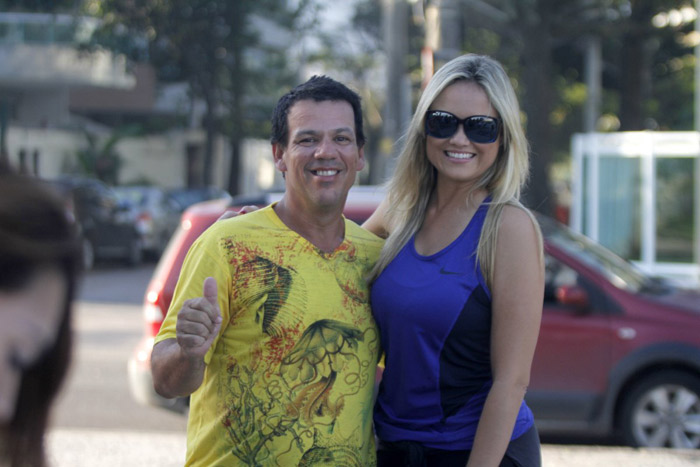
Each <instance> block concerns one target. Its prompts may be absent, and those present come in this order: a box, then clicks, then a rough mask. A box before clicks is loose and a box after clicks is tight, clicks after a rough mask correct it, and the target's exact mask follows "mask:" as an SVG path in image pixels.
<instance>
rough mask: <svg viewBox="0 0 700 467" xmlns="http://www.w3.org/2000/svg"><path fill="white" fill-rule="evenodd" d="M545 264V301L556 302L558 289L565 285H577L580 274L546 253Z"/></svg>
mask: <svg viewBox="0 0 700 467" xmlns="http://www.w3.org/2000/svg"><path fill="white" fill-rule="evenodd" d="M544 265H545V272H544V301H545V303H556V302H557V298H556V290H557V289H558V288H560V287H564V286H569V287H572V286H575V285H577V284H578V283H579V275H578V273H577V272H576V271H575V270H573V269H572V268H570V267H569V266H567V265H566V264H564V263H562V262H561V261H559V260H558V259H556V258H554V257H552V256H550V255H545V258H544Z"/></svg>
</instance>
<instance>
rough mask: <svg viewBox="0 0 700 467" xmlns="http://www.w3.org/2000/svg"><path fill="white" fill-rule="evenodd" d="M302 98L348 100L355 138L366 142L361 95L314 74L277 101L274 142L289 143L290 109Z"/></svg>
mask: <svg viewBox="0 0 700 467" xmlns="http://www.w3.org/2000/svg"><path fill="white" fill-rule="evenodd" d="M301 100H313V101H316V102H322V101H346V102H347V103H348V104H350V105H351V106H352V111H353V113H354V114H355V138H356V140H357V146H358V147H362V146H363V145H364V144H365V133H364V131H363V130H362V107H361V104H360V96H358V95H357V93H356V92H355V91H352V90H351V89H349V88H348V87H347V86H345V85H344V84H342V83H339V82H338V81H336V80H334V79H331V78H329V77H328V76H312V77H311V78H310V79H309V80H308V81H306V82H305V83H302V84H300V85H299V86H297V87H295V88H294V89H292V90H291V91H289V92H288V93H287V94H285V95H284V96H282V97H281V98H280V100H279V101H277V106H276V107H275V110H273V111H272V136H271V137H270V141H271V142H272V144H278V143H280V144H283V145H285V146H286V145H287V142H288V141H287V140H288V138H289V124H288V121H287V117H288V116H289V109H291V108H292V106H293V105H294V104H295V103H296V102H298V101H301Z"/></svg>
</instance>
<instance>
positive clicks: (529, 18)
mask: <svg viewBox="0 0 700 467" xmlns="http://www.w3.org/2000/svg"><path fill="white" fill-rule="evenodd" d="M538 6H539V10H540V11H539V12H530V13H527V12H523V15H521V17H522V18H523V28H522V29H521V31H522V34H523V37H527V40H524V41H523V54H522V62H521V64H522V70H523V79H524V89H525V94H524V96H523V98H522V103H523V110H524V112H525V114H526V115H527V136H528V141H529V143H530V182H529V183H528V186H527V187H526V190H525V193H524V194H523V202H524V204H526V205H527V206H528V207H529V208H531V209H534V210H536V211H539V212H542V213H544V214H551V213H552V212H553V206H554V200H553V199H552V189H551V186H550V182H549V167H550V165H551V161H552V153H553V150H552V148H553V144H552V125H551V123H550V121H549V116H550V113H551V111H552V102H553V98H552V89H553V83H552V52H551V51H552V38H551V36H550V32H549V31H550V29H551V28H550V25H549V24H548V23H549V18H548V17H547V15H548V12H547V5H546V2H539V4H538Z"/></svg>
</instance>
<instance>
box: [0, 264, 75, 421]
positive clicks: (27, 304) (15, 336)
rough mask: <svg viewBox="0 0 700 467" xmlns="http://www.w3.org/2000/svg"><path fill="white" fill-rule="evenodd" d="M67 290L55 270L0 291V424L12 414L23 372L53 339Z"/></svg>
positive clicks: (52, 269)
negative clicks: (22, 284)
mask: <svg viewBox="0 0 700 467" xmlns="http://www.w3.org/2000/svg"><path fill="white" fill-rule="evenodd" d="M66 287H67V284H66V279H65V277H64V276H63V275H62V274H61V272H60V271H59V270H58V269H56V268H45V269H42V270H40V271H39V272H37V273H35V274H34V276H33V277H32V278H31V280H30V281H29V282H28V283H27V284H26V285H25V286H24V287H23V288H21V289H18V290H12V291H6V290H0V425H2V424H5V423H7V422H8V421H9V420H10V419H11V418H12V416H13V415H14V410H15V402H16V400H17V395H18V394H17V391H18V389H19V384H20V381H21V377H22V369H23V368H26V367H27V366H29V365H31V364H32V363H34V362H35V361H36V360H37V358H38V357H39V356H40V355H41V353H42V351H44V350H46V349H47V348H49V347H50V346H51V345H52V344H53V343H54V342H55V340H56V336H57V333H58V328H59V324H60V320H61V316H62V313H63V310H64V302H65V298H66Z"/></svg>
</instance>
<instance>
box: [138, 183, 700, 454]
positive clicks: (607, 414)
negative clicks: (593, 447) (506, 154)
mask: <svg viewBox="0 0 700 467" xmlns="http://www.w3.org/2000/svg"><path fill="white" fill-rule="evenodd" d="M279 196H280V195H279V194H277V195H267V196H265V197H263V198H258V199H241V198H238V199H234V200H233V201H231V202H228V203H227V202H226V201H225V200H219V201H214V202H207V203H202V204H199V205H195V206H193V207H192V208H190V209H189V210H188V211H186V212H185V213H184V215H183V217H182V222H181V224H180V228H179V229H178V231H177V232H176V233H175V235H174V236H173V238H172V240H171V242H170V244H169V246H168V248H167V250H166V251H165V253H164V254H163V256H162V258H161V260H160V262H159V264H158V266H157V268H156V270H155V273H154V275H153V278H152V280H151V283H150V284H149V286H148V290H147V292H146V299H145V304H144V318H145V324H146V328H145V335H144V338H143V339H142V341H141V343H140V344H139V345H138V347H137V348H136V350H135V352H134V355H133V356H132V358H131V359H130V362H129V377H130V386H131V390H132V393H133V395H134V396H135V397H136V399H137V400H139V401H140V402H143V403H146V404H154V405H159V406H164V407H168V408H171V409H174V410H180V411H185V410H186V408H187V399H175V400H167V399H163V398H161V397H160V396H158V395H157V394H156V393H155V392H154V390H153V383H152V379H151V372H150V353H151V347H152V345H153V337H154V336H155V334H156V333H157V332H158V329H159V328H160V325H161V322H162V320H163V317H164V316H165V313H166V311H167V309H168V305H169V304H170V300H171V298H172V294H173V290H174V288H175V283H176V281H177V278H178V275H179V272H180V267H181V265H182V261H183V259H184V256H185V253H186V252H187V250H188V248H189V246H190V245H191V244H192V242H193V241H194V239H195V238H196V237H197V236H198V235H199V234H200V233H201V232H203V231H204V229H206V228H207V227H208V226H209V225H211V224H212V223H213V222H214V221H216V219H217V218H218V217H219V216H220V215H221V214H222V213H223V212H224V211H225V210H226V209H238V207H240V206H243V205H247V204H258V205H264V204H267V203H269V202H271V201H274V200H275V199H276V198H279ZM382 197H383V194H382V192H381V191H380V189H378V188H373V187H354V188H353V189H352V190H351V191H350V195H349V196H348V202H347V205H346V210H345V215H346V216H347V217H348V218H350V219H353V220H355V221H357V222H358V223H361V222H362V221H363V220H364V219H366V218H367V217H368V216H369V215H370V214H371V213H372V211H373V210H374V209H375V207H376V206H377V205H378V203H379V201H380V200H381V199H382ZM539 220H540V225H541V226H542V231H543V234H544V238H545V261H546V286H545V303H544V310H543V315H542V327H541V331H540V337H539V341H538V344H537V351H536V353H535V360H534V362H533V367H532V376H531V380H530V387H529V389H528V393H527V396H526V398H527V402H528V404H529V405H530V407H531V408H532V410H533V412H534V414H535V420H536V422H537V426H538V429H539V430H540V433H542V434H580V435H599V436H606V437H613V436H615V437H616V436H620V437H621V440H622V441H623V442H624V443H625V444H629V445H633V446H659V447H663V446H666V447H674V448H694V449H697V448H700V290H683V289H680V288H677V287H675V286H673V285H671V284H669V283H667V282H664V281H663V280H659V279H654V278H651V277H649V276H646V275H644V274H642V273H641V272H639V271H638V270H636V269H635V268H634V267H633V266H632V265H630V264H629V263H627V262H626V261H624V260H622V259H620V258H619V257H617V256H615V255H614V254H613V253H611V252H610V251H608V250H606V249H605V248H603V247H601V246H600V245H597V244H595V243H593V242H591V241H590V240H588V239H587V238H586V237H583V236H581V235H578V234H576V233H574V232H571V231H570V230H568V229H567V228H566V227H564V226H562V225H561V224H559V223H557V222H555V221H553V220H551V219H548V218H544V217H541V218H540V219H539Z"/></svg>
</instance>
